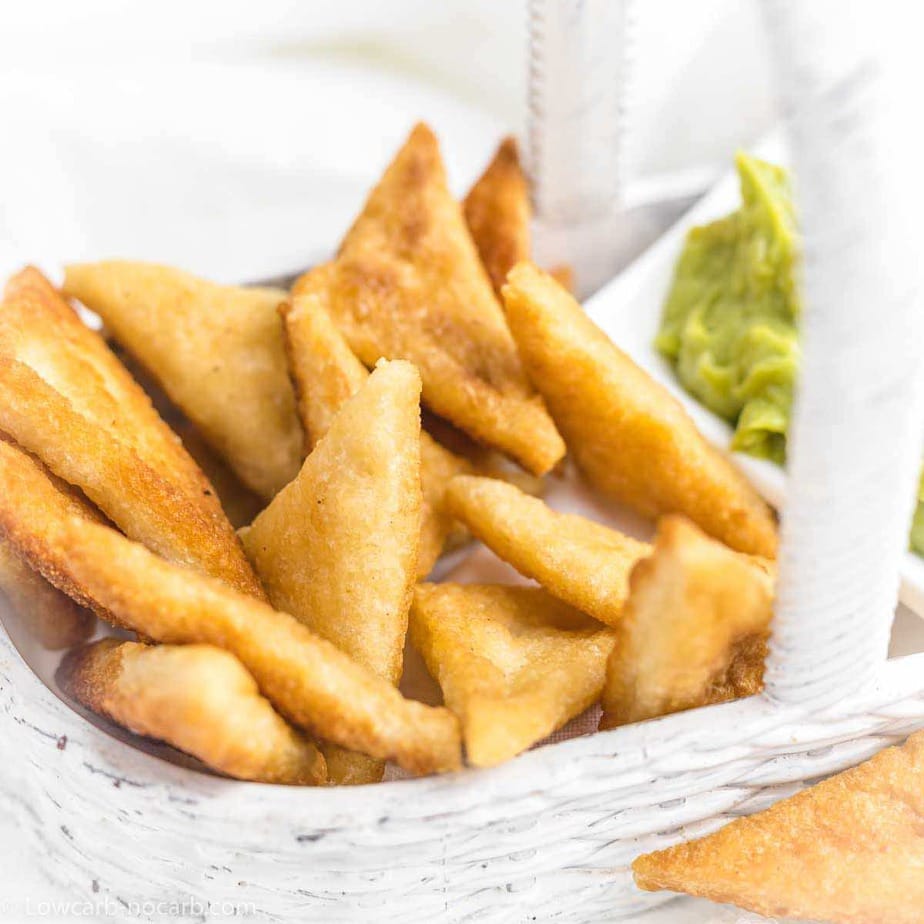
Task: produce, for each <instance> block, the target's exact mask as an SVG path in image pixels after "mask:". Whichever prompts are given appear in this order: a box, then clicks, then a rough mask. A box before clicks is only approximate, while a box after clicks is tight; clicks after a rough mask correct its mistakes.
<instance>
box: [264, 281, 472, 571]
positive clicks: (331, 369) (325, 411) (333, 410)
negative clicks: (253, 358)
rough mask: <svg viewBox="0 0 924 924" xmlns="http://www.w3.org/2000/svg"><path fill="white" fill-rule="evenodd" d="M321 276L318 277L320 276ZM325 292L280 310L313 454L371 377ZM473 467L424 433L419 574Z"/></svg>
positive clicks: (429, 565)
mask: <svg viewBox="0 0 924 924" xmlns="http://www.w3.org/2000/svg"><path fill="white" fill-rule="evenodd" d="M316 278H317V277H316ZM325 298H326V290H323V289H322V291H320V292H303V294H302V295H300V296H298V297H296V298H295V299H293V300H292V301H291V302H287V303H286V304H285V305H284V306H283V308H282V314H283V318H284V329H285V335H286V351H287V353H288V356H289V369H290V371H291V374H292V379H293V381H294V382H295V391H296V394H297V395H298V411H299V416H300V417H301V420H302V426H303V427H304V430H305V435H306V439H307V442H308V447H309V451H310V450H311V449H313V448H314V446H315V445H316V444H317V442H318V440H320V439H321V438H322V437H323V436H324V434H326V433H327V430H328V428H329V427H330V425H331V422H332V421H333V419H334V417H335V416H336V415H337V413H338V412H339V410H340V408H341V407H342V406H343V405H344V404H345V403H346V402H347V401H348V400H349V398H351V397H352V396H353V395H354V394H356V392H357V391H359V389H360V388H361V387H362V385H363V383H364V382H365V381H366V380H367V379H368V377H369V373H368V372H367V371H366V369H365V367H364V366H363V364H362V363H361V362H360V361H359V360H358V359H357V358H356V356H355V355H354V354H353V352H352V351H351V350H350V348H349V346H348V344H347V342H346V340H345V339H344V337H343V335H342V334H341V333H340V331H338V330H337V328H336V327H335V326H334V322H333V321H332V320H331V317H330V315H329V314H328V312H327V308H326V307H325V303H324V301H325ZM469 468H470V466H469V464H468V463H467V462H466V461H465V460H464V459H460V458H458V457H457V456H454V455H453V454H452V453H451V452H449V450H447V449H444V448H443V447H442V446H440V445H439V444H438V443H437V442H436V441H435V440H433V439H432V438H431V437H430V435H429V434H428V433H425V432H421V434H420V482H421V489H422V491H423V508H422V512H421V521H420V546H419V549H418V557H417V573H418V576H419V577H426V576H427V575H428V574H429V573H430V571H431V570H432V569H433V565H434V564H435V563H436V560H437V559H438V558H439V557H440V555H441V554H442V552H443V548H444V546H445V545H446V539H447V537H448V536H449V534H450V533H451V532H452V530H453V522H454V521H453V519H452V517H451V516H450V515H449V513H447V511H446V510H445V507H444V505H443V495H444V494H445V492H446V483H447V482H448V481H449V479H450V478H452V477H453V476H454V475H458V474H459V473H461V472H465V471H468V470H469Z"/></svg>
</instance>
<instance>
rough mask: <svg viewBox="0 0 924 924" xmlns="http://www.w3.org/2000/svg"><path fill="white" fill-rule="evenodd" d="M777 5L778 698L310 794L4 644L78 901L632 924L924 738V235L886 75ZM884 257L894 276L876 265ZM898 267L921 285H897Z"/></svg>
mask: <svg viewBox="0 0 924 924" xmlns="http://www.w3.org/2000/svg"><path fill="white" fill-rule="evenodd" d="M768 6H769V8H770V10H771V16H770V20H771V24H772V28H773V30H774V33H775V35H776V37H777V38H778V39H779V47H780V49H782V51H781V57H782V56H783V55H784V54H785V55H786V56H788V57H789V58H790V63H791V65H792V69H791V70H789V71H787V73H789V74H791V75H797V77H798V80H797V81H796V80H795V79H793V80H791V81H790V82H789V86H790V88H791V92H790V93H789V94H788V97H787V98H788V99H789V101H790V102H791V103H793V115H794V119H795V121H794V124H795V126H796V131H795V133H794V155H795V157H794V160H795V166H796V169H797V170H798V172H799V177H800V180H801V192H802V197H803V201H804V203H805V207H804V221H805V230H806V238H807V249H808V259H807V266H806V277H807V278H806V288H807V292H808V304H809V309H810V310H809V311H808V313H807V317H806V357H807V358H806V364H807V372H806V374H805V377H804V383H803V386H802V391H801V395H800V401H799V405H798V408H797V413H796V419H795V425H794V458H793V473H794V476H795V483H794V484H793V485H792V487H791V491H790V498H789V503H790V506H789V508H788V514H787V518H786V522H785V529H784V547H783V554H782V591H781V602H780V606H779V611H778V613H777V618H776V624H775V639H774V644H773V652H772V657H771V662H770V665H769V669H768V677H767V680H768V688H767V692H766V693H765V694H764V695H762V696H759V697H754V698H751V699H749V700H745V701H741V702H736V703H730V704H727V705H723V706H717V707H711V708H708V709H701V710H696V711H693V712H689V713H685V714H682V715H676V716H670V717H667V718H664V719H660V720H657V721H653V722H648V723H643V724H640V725H635V726H628V727H624V728H620V729H616V730H613V731H610V732H605V733H602V734H597V735H592V736H587V737H582V738H576V739H572V740H569V741H566V742H563V743H559V744H555V745H549V746H546V747H543V748H540V749H537V750H535V751H532V752H530V753H529V754H526V755H523V756H521V757H520V758H518V759H516V760H514V761H512V762H510V763H509V764H507V765H505V766H503V767H500V768H497V769H495V770H490V771H466V772H463V773H459V774H455V775H452V776H447V777H442V778H430V779H423V780H415V781H401V782H393V783H387V784H383V785H380V786H375V787H362V788H358V789H339V790H327V789H322V790H311V789H300V790H295V789H290V788H283V787H272V786H261V785H255V784H245V783H238V782H234V781H230V780H225V779H221V778H217V777H212V776H208V775H205V774H202V773H199V772H194V771H192V770H189V769H185V768H183V767H180V766H176V765H174V764H169V763H165V762H163V761H160V760H158V759H157V758H156V757H153V756H151V755H149V754H146V753H143V752H141V751H139V750H137V749H134V748H132V747H129V746H126V744H125V743H124V742H123V741H122V740H119V739H117V738H115V737H113V736H112V735H111V734H109V733H107V732H106V731H103V730H101V729H100V728H98V727H96V726H95V725H94V724H91V723H90V722H89V721H86V720H85V719H84V718H83V717H81V716H79V715H77V714H76V713H75V712H74V711H72V709H71V708H70V707H69V706H68V705H66V704H65V703H63V702H62V701H60V700H59V699H58V698H57V697H56V696H55V695H54V694H53V693H52V692H51V690H50V689H48V688H47V687H46V686H45V685H44V684H43V683H42V682H40V680H39V679H38V678H37V677H36V675H35V674H34V673H33V672H32V671H31V670H30V668H29V667H27V666H26V664H25V663H24V662H23V660H22V659H21V658H20V656H19V655H18V653H17V652H16V650H15V649H14V648H13V646H12V644H11V642H10V641H9V639H8V638H7V637H6V636H3V637H2V638H0V704H2V710H3V727H4V741H5V743H6V746H5V751H4V753H5V755H6V756H7V760H8V761H11V762H15V763H16V764H18V765H19V766H20V767H21V768H22V769H23V771H24V773H23V774H22V775H23V777H24V782H23V785H22V788H21V789H20V790H18V791H16V792H13V793H11V794H10V795H11V798H12V799H13V800H14V801H15V803H16V806H17V811H18V814H19V817H20V819H21V822H22V830H23V832H24V834H25V835H27V837H28V838H29V839H30V840H32V841H34V842H37V843H38V844H39V845H40V851H39V854H40V858H41V860H42V862H43V864H44V868H45V869H46V871H47V873H48V875H49V876H50V877H52V878H53V879H54V880H56V881H57V882H59V883H62V884H63V885H65V886H66V887H67V889H68V892H69V894H71V895H72V896H74V897H75V898H77V897H80V898H87V899H91V900H92V899H96V900H98V901H102V900H110V901H112V902H114V903H116V905H115V907H116V912H115V917H116V918H118V916H119V914H120V912H119V910H118V909H119V908H120V907H121V905H119V903H122V904H123V905H126V906H128V905H133V906H134V907H133V908H132V910H133V911H137V912H139V913H138V914H137V915H136V916H137V917H138V918H140V919H154V918H155V917H156V914H155V913H154V912H153V911H151V912H150V913H148V912H146V911H145V910H144V907H143V906H142V907H140V908H139V907H137V906H139V905H142V903H143V902H145V901H146V900H153V901H165V900H171V899H174V900H176V901H178V902H183V901H186V902H188V901H189V899H190V898H193V899H195V900H197V901H198V902H200V903H206V902H213V903H220V902H229V903H235V902H237V903H246V904H251V903H252V905H253V906H255V908H256V909H257V917H258V919H260V918H264V919H269V920H277V919H280V920H281V919H285V920H299V921H301V920H319V921H366V920H376V921H388V920H395V921H398V920H400V921H402V922H404V921H419V920H426V919H432V920H452V921H460V920H492V921H495V920H496V921H519V920H530V919H534V920H548V919H552V918H554V919H559V920H572V921H604V920H610V919H615V918H618V917H620V916H626V915H628V914H631V913H633V912H634V911H637V910H639V909H642V908H644V907H648V906H650V905H652V904H654V903H656V902H659V901H663V900H664V897H665V896H663V895H647V894H642V893H639V892H638V891H637V890H635V889H634V887H633V886H632V884H631V880H630V876H629V873H628V864H629V863H630V861H631V860H632V859H633V857H635V856H636V855H637V854H638V853H640V852H643V851H646V850H650V849H652V848H656V847H662V846H666V845H667V844H668V843H671V842H673V841H675V840H677V839H678V838H680V837H682V836H683V837H686V836H691V835H694V834H698V833H702V832H705V831H707V830H710V829H712V828H715V827H717V826H718V825H720V824H721V823H722V822H723V821H724V820H726V819H727V818H729V817H730V816H734V815H737V814H739V813H743V812H750V811H753V810H756V809H759V808H761V807H763V806H765V805H766V804H768V803H769V802H771V801H773V800H775V799H777V798H779V797H781V796H783V795H786V794H788V793H789V792H791V791H793V790H794V789H795V788H798V786H800V785H801V784H802V783H803V781H805V780H811V779H813V778H817V777H819V776H823V775H825V774H829V773H831V772H834V771H837V770H840V769H842V768H844V767H847V766H850V765H852V764H855V763H857V762H858V761H860V760H862V759H865V758H866V757H868V756H870V755H872V754H873V753H874V752H875V751H877V750H879V749H880V748H881V747H883V746H884V745H886V744H889V743H891V742H893V741H896V740H899V739H900V738H902V737H904V736H905V735H906V734H907V733H909V732H910V731H912V730H914V729H916V728H919V727H921V726H924V655H917V656H911V657H908V658H904V659H900V660H896V661H890V662H886V661H885V639H886V634H887V626H888V620H889V618H890V614H891V610H892V606H893V604H894V600H895V597H896V591H897V578H896V574H897V570H898V568H897V562H898V557H899V555H900V553H901V549H902V547H903V545H904V542H905V538H904V537H905V534H906V529H905V526H906V523H907V520H908V513H909V509H910V504H911V494H912V492H911V485H912V482H913V481H914V477H915V475H914V468H915V466H916V464H917V460H918V459H919V458H920V456H919V450H920V446H919V442H920V441H919V439H918V437H917V432H918V427H917V421H918V420H919V419H920V414H919V412H920V408H921V403H920V397H919V395H920V391H921V389H920V382H919V381H918V379H919V378H920V376H918V375H917V374H916V365H915V361H916V359H917V355H916V351H917V347H918V345H919V344H920V343H921V342H922V339H921V324H922V323H924V321H922V319H924V312H922V311H921V310H920V309H921V305H920V302H919V301H918V295H919V292H920V286H919V281H918V279H917V278H916V277H917V276H919V275H920V274H919V273H918V272H917V268H916V266H915V264H914V262H913V259H911V260H909V261H908V262H907V263H906V264H904V265H903V266H899V267H894V266H892V261H893V260H899V261H901V260H902V259H905V254H906V253H907V249H908V247H909V244H908V241H907V240H904V239H901V236H902V235H903V234H904V233H905V232H906V231H907V229H908V228H909V227H913V223H912V224H906V222H911V221H912V219H913V218H914V217H915V216H913V215H912V214H911V212H912V206H911V204H909V203H905V202H902V201H900V196H898V194H897V193H898V190H897V188H896V184H895V183H894V182H893V181H892V180H890V178H888V177H886V176H884V175H883V173H882V168H883V165H884V164H886V163H887V162H889V161H888V158H887V157H886V154H887V153H889V152H888V146H889V143H890V141H891V140H893V139H894V137H895V136H894V133H893V128H894V126H893V125H892V123H891V122H889V120H888V118H887V113H886V115H883V112H884V110H882V109H881V108H879V107H878V104H879V103H881V100H878V99H877V98H876V94H877V93H878V84H877V79H878V77H877V72H876V71H875V70H873V71H870V70H869V69H868V68H867V69H864V66H865V65H866V64H868V62H865V61H861V62H860V65H862V66H860V67H859V69H854V70H853V71H852V72H851V74H850V77H849V80H848V82H847V83H844V82H835V83H828V82H826V80H825V79H823V78H826V76H827V74H828V73H829V71H825V70H824V69H821V71H820V72H817V71H816V72H813V66H814V65H813V66H812V67H810V66H808V62H814V59H815V57H816V56H817V51H818V49H819V48H820V47H821V44H820V43H819V41H818V40H817V36H814V35H813V33H812V32H811V31H808V32H806V31H804V30H801V29H794V30H791V29H789V24H790V23H791V22H792V21H793V17H795V16H797V15H799V16H800V18H801V19H804V20H812V22H810V23H809V25H817V21H818V18H819V17H823V15H824V12H825V11H826V12H828V13H830V12H831V9H830V8H828V9H827V10H825V9H824V8H825V7H827V4H817V5H814V4H813V5H811V6H812V11H809V10H807V9H805V7H808V6H810V5H807V4H805V5H803V10H802V13H801V14H798V13H797V7H798V5H797V4H795V2H793V3H792V5H789V4H786V3H782V2H779V3H773V4H768ZM843 10H844V8H843V5H838V10H837V11H836V12H838V14H839V15H840V16H843ZM835 18H836V17H835ZM802 25H803V26H804V25H805V23H802ZM797 101H798V106H796V105H795V103H796V102H797ZM874 104H875V105H874ZM855 106H860V107H861V111H860V113H859V114H860V115H861V116H862V118H857V110H856V109H854V108H852V107H855ZM842 145H843V146H844V147H841V146H842ZM819 151H826V152H828V154H829V156H826V157H825V158H824V159H820V158H819V157H817V156H816V154H817V153H818V152H819ZM832 151H834V152H835V153H836V152H838V151H839V152H840V153H841V154H845V155H847V156H848V157H849V158H850V160H849V162H848V160H847V159H845V158H838V157H836V156H834V154H833V153H830V152H832ZM902 182H903V183H907V182H908V176H907V175H904V176H902ZM856 184H862V185H861V186H860V187H859V188H861V189H863V190H864V199H863V202H864V212H863V218H864V223H863V225H862V226H860V227H858V226H857V225H856V219H857V214H856V209H855V207H854V206H853V205H852V202H853V201H854V200H852V199H851V193H852V192H853V191H855V190H856V188H857V186H856ZM871 192H872V194H871ZM822 216H823V217H824V221H823V222H822V220H821V217H822ZM870 235H875V240H876V243H877V247H876V248H874V249H873V250H872V251H871V250H870V249H869V248H866V249H864V248H863V247H859V248H857V247H856V246H855V245H856V244H857V241H858V240H861V239H865V240H866V242H867V244H869V242H870V240H871V237H870ZM911 240H914V238H911ZM845 241H846V242H847V243H848V244H849V245H850V249H849V250H848V251H847V253H848V255H849V259H846V260H845V251H844V249H843V248H844V245H845ZM880 244H881V245H882V246H881V247H880V246H879V245H880ZM880 254H881V255H883V259H884V255H888V259H889V264H890V266H892V275H891V276H890V277H889V278H890V279H896V280H899V281H900V282H901V285H891V286H889V285H887V286H885V287H884V286H883V281H884V279H885V278H886V271H887V269H888V267H886V266H885V265H883V264H881V263H879V262H878V256H879V255H880ZM915 259H916V257H915ZM870 306H876V312H877V316H876V318H875V319H874V320H873V321H870V320H869V312H870ZM886 310H887V311H888V314H887V315H886V314H883V312H885V311H886ZM836 315H837V316H839V317H838V318H836V317H835V316H836ZM845 319H847V321H849V322H850V323H849V324H848V325H847V329H846V334H847V335H848V336H846V337H844V338H840V337H839V334H838V332H839V331H844V329H845V323H844V321H845ZM836 321H837V323H835V322H836ZM832 337H838V339H836V340H834V339H830V338H832ZM858 371H860V372H862V373H863V374H861V375H859V376H858V375H857V373H858ZM857 381H859V382H861V383H864V387H863V388H862V389H856V388H855V387H854V383H855V382H857ZM832 383H833V385H834V386H835V387H834V388H833V389H832ZM869 383H873V386H874V387H873V388H870V387H868V386H869ZM851 439H852V442H851ZM858 439H859V445H858V444H857V441H858ZM844 452H846V453H847V455H846V456H845V455H844V454H843V453H844ZM845 458H846V459H847V460H848V461H847V462H845V461H844V460H845ZM199 910H200V911H201V905H200V909H199ZM123 916H127V912H126V913H125V914H124V915H123ZM190 916H191V917H196V914H191V915H190ZM199 917H200V918H201V917H205V918H209V915H208V914H207V913H206V914H205V915H199ZM214 917H215V918H217V917H218V915H217V914H215V915H214Z"/></svg>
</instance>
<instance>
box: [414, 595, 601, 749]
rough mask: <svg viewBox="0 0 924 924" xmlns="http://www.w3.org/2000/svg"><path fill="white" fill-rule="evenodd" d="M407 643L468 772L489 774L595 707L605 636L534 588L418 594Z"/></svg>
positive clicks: (582, 616) (581, 615)
mask: <svg viewBox="0 0 924 924" xmlns="http://www.w3.org/2000/svg"><path fill="white" fill-rule="evenodd" d="M411 641H412V642H413V644H414V647H415V648H417V650H418V651H419V652H420V653H421V654H422V655H423V658H424V660H425V661H426V663H427V668H428V669H429V671H430V673H431V674H432V675H433V677H434V678H435V679H436V680H437V682H438V683H439V685H440V687H441V688H442V690H443V697H444V699H445V701H446V705H447V706H449V708H450V709H452V711H453V712H455V713H456V715H458V716H459V719H460V720H461V722H462V735H463V738H464V741H465V748H466V754H467V756H468V762H469V763H471V764H474V765H475V766H477V767H489V766H493V765H495V764H499V763H501V762H502V761H504V760H507V759H508V758H510V757H514V756H515V755H517V754H519V753H520V752H521V751H525V750H526V749H527V748H528V747H529V746H530V745H532V744H535V743H536V742H537V741H541V740H542V739H543V738H545V737H546V736H547V735H550V734H551V733H552V732H553V731H555V730H556V729H558V728H561V726H562V725H564V724H565V723H566V722H567V721H568V720H569V719H571V718H573V717H574V716H576V715H579V714H580V713H581V712H583V711H584V710H585V709H587V707H588V706H591V705H592V704H593V703H595V702H596V701H597V699H598V698H599V696H600V692H601V690H602V689H603V679H604V671H605V666H606V659H607V656H608V655H609V653H610V650H611V649H612V647H613V632H612V630H610V629H605V628H604V627H603V626H601V625H600V624H599V623H597V622H595V621H594V620H593V619H591V618H590V617H589V616H586V615H585V614H584V613H581V612H578V611H577V610H575V609H573V608H572V607H570V606H567V605H566V604H564V603H561V602H560V601H558V600H556V599H555V598H554V597H550V596H549V595H548V594H547V593H545V591H543V590H541V589H539V588H537V587H503V586H501V585H489V584H482V585H476V584H466V585H463V584H420V585H418V587H417V589H416V591H415V594H414V604H413V606H412V608H411Z"/></svg>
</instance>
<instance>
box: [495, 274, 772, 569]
mask: <svg viewBox="0 0 924 924" xmlns="http://www.w3.org/2000/svg"><path fill="white" fill-rule="evenodd" d="M504 301H505V304H506V307H507V320H508V321H509V323H510V328H511V330H512V331H513V334H514V336H515V337H516V340H517V345H518V346H519V348H520V355H521V356H522V357H523V362H524V364H525V365H526V368H527V369H528V370H529V373H530V376H531V377H532V380H533V382H534V383H535V384H536V387H537V388H538V389H539V390H540V391H541V392H542V394H543V396H544V397H545V399H546V401H547V402H548V406H549V409H550V411H551V413H552V416H553V417H554V418H555V421H556V423H557V424H558V426H559V427H560V428H561V431H562V433H563V434H564V435H565V439H566V441H567V443H568V448H569V450H570V451H571V452H572V453H573V455H574V458H575V460H576V461H577V463H578V466H579V467H580V468H581V470H582V472H583V473H584V475H585V477H586V478H587V480H588V481H589V482H590V483H591V484H592V485H593V486H594V487H596V488H597V489H598V490H600V491H601V492H603V493H604V494H607V495H609V496H610V497H612V498H614V499H616V500H617V501H620V502H621V503H624V504H627V505H628V506H629V507H632V508H633V509H634V510H636V511H638V512H639V513H641V514H643V515H645V516H649V517H656V516H660V515H661V514H665V513H682V514H683V515H685V516H687V517H689V518H690V519H691V520H693V521H694V522H695V523H697V524H698V525H699V526H701V527H702V528H703V529H704V530H705V531H706V532H707V533H709V534H710V535H712V536H715V537H716V538H717V539H720V540H721V541H722V542H724V543H725V544H726V545H729V546H731V547H732V548H734V549H738V550H739V551H741V552H748V553H750V554H754V555H762V556H765V557H773V556H774V555H775V554H776V545H777V534H776V522H775V520H774V516H773V514H772V512H771V511H770V508H769V507H767V505H766V504H765V503H764V502H763V501H762V500H761V499H760V498H759V497H758V496H757V494H756V493H755V492H754V490H753V489H752V488H751V486H750V485H749V484H748V483H747V481H746V480H745V479H744V477H743V476H742V475H741V474H740V473H739V472H738V471H737V469H735V468H734V467H733V466H732V465H731V463H730V462H729V461H728V460H727V459H726V458H725V456H723V455H722V454H721V453H719V452H717V451H716V450H715V449H713V448H712V447H711V446H709V445H708V444H707V443H706V441H705V440H704V439H703V437H702V436H701V435H700V433H699V431H698V430H697V429H696V427H695V426H694V424H693V421H692V420H690V418H689V417H688V416H687V414H686V412H685V411H684V410H683V408H682V407H681V406H680V404H679V403H678V402H677V401H676V400H675V399H674V398H673V397H672V396H671V395H670V394H669V393H668V391H667V390H666V389H665V388H663V387H662V386H661V385H659V384H658V383H657V382H655V381H654V380H653V379H652V378H651V377H650V376H649V375H648V374H647V373H646V372H644V371H643V370H642V369H640V368H639V367H638V366H636V365H635V363H634V362H632V360H631V359H630V358H629V357H628V356H627V355H626V354H625V353H623V352H622V351H621V350H620V349H619V348H618V347H616V346H615V345H614V344H613V343H612V342H611V341H610V340H609V338H608V337H607V336H606V335H605V334H604V333H603V331H601V330H600V329H599V328H598V327H597V326H596V325H595V324H594V323H593V322H592V321H591V320H590V318H588V317H587V315H585V314H584V312H583V310H582V309H581V306H580V305H579V304H578V303H577V302H576V301H575V300H574V299H573V298H572V297H571V296H570V295H569V294H568V293H567V292H566V291H565V290H564V289H563V288H562V287H561V286H560V285H558V283H556V282H555V281H554V280H553V279H552V278H551V277H550V276H548V275H547V274H545V273H543V272H542V271H541V270H539V269H537V268H536V267H535V266H533V265H532V264H529V263H522V264H520V265H519V266H517V267H515V268H514V269H513V270H512V271H511V273H510V275H509V277H508V282H507V285H506V286H505V287H504Z"/></svg>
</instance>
